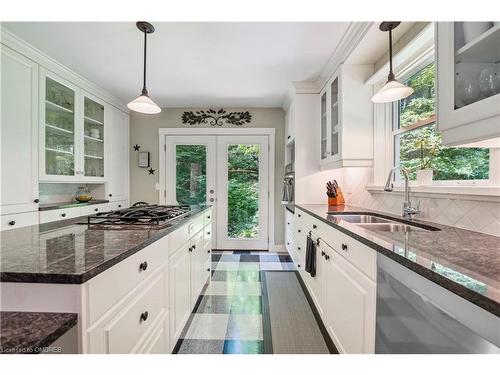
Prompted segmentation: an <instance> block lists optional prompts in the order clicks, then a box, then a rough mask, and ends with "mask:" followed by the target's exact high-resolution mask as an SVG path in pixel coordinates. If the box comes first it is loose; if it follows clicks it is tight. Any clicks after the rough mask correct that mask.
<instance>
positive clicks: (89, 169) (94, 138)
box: [83, 98, 104, 177]
mask: <svg viewBox="0 0 500 375" xmlns="http://www.w3.org/2000/svg"><path fill="white" fill-rule="evenodd" d="M84 105H85V114H84V120H83V123H84V129H83V139H84V142H83V144H84V149H83V155H84V160H85V168H84V172H85V176H91V177H104V106H103V105H102V104H99V103H96V102H94V101H93V100H90V99H89V98H85V103H84Z"/></svg>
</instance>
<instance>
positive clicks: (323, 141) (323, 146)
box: [321, 91, 328, 159]
mask: <svg viewBox="0 0 500 375" xmlns="http://www.w3.org/2000/svg"><path fill="white" fill-rule="evenodd" d="M326 107H327V104H326V91H325V92H324V93H323V94H322V95H321V159H326V157H327V156H328V151H327V134H328V133H327V111H326Z"/></svg>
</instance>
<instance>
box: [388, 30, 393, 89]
mask: <svg viewBox="0 0 500 375" xmlns="http://www.w3.org/2000/svg"><path fill="white" fill-rule="evenodd" d="M387 81H394V73H393V72H392V29H389V76H388V77H387Z"/></svg>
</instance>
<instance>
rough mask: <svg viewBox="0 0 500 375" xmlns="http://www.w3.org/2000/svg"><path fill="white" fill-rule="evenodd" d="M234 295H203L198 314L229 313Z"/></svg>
mask: <svg viewBox="0 0 500 375" xmlns="http://www.w3.org/2000/svg"><path fill="white" fill-rule="evenodd" d="M232 300H233V296H203V297H202V298H201V301H200V304H199V306H198V308H197V310H196V314H229V312H230V310H231V306H232Z"/></svg>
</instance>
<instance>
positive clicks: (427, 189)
mask: <svg viewBox="0 0 500 375" xmlns="http://www.w3.org/2000/svg"><path fill="white" fill-rule="evenodd" d="M366 190H368V191H369V192H372V193H383V194H391V193H392V194H394V193H396V194H403V193H404V187H403V186H394V192H386V191H385V190H384V186H377V185H367V186H366ZM410 190H411V193H412V195H413V196H421V197H425V196H431V197H435V198H452V197H453V198H455V199H456V198H460V197H463V198H465V199H469V200H482V201H493V202H500V187H499V186H411V185H410Z"/></svg>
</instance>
